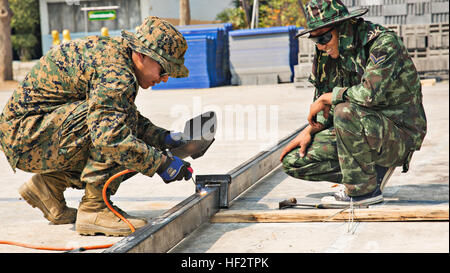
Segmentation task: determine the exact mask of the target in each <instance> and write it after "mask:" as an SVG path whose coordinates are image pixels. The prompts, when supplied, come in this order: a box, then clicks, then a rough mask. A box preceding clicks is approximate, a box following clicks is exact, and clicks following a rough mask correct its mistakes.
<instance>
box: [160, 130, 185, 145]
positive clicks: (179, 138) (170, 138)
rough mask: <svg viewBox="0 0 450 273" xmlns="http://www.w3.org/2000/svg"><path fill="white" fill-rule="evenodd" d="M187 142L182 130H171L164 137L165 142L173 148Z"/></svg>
mask: <svg viewBox="0 0 450 273" xmlns="http://www.w3.org/2000/svg"><path fill="white" fill-rule="evenodd" d="M185 143H186V141H185V140H184V139H183V133H181V132H170V133H169V134H167V135H166V136H165V138H164V144H165V145H167V146H169V147H171V148H176V147H178V146H181V145H183V144H185Z"/></svg>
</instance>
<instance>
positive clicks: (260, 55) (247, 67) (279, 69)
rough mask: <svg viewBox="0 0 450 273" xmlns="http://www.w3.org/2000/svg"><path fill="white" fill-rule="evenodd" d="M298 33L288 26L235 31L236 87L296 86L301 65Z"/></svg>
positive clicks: (232, 46)
mask: <svg viewBox="0 0 450 273" xmlns="http://www.w3.org/2000/svg"><path fill="white" fill-rule="evenodd" d="M297 30H298V28H297V27H295V26H288V27H271V28H259V29H250V30H235V31H231V32H230V37H229V38H230V71H231V75H232V79H231V82H232V84H242V85H245V84H268V83H272V84H273V83H278V82H292V81H293V76H294V65H296V64H297V63H298V50H299V44H298V39H295V35H296V34H297Z"/></svg>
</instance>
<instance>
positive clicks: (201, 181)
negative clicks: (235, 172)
mask: <svg viewBox="0 0 450 273" xmlns="http://www.w3.org/2000/svg"><path fill="white" fill-rule="evenodd" d="M195 183H196V184H197V185H200V186H201V187H202V188H209V187H218V188H219V207H220V208H228V186H229V185H230V183H231V175H229V174H211V175H196V176H195Z"/></svg>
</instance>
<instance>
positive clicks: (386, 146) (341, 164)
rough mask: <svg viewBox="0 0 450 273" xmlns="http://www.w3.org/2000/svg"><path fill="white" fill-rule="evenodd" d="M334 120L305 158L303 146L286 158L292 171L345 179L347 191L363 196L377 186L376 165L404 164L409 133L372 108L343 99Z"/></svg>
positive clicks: (325, 178)
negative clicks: (343, 101)
mask: <svg viewBox="0 0 450 273" xmlns="http://www.w3.org/2000/svg"><path fill="white" fill-rule="evenodd" d="M333 124H334V127H331V128H328V129H325V130H323V131H321V132H318V133H316V134H315V135H314V136H313V140H312V142H311V144H310V146H309V147H308V149H307V152H306V155H305V156H304V157H303V158H301V157H300V155H299V148H295V149H293V150H292V151H290V152H289V153H288V154H287V155H286V156H285V157H284V158H283V169H284V171H285V172H286V173H287V174H288V175H290V176H293V177H295V178H299V179H304V180H309V181H329V182H335V183H343V184H344V185H345V186H346V191H347V194H349V195H350V196H359V195H364V194H367V193H370V192H372V191H374V190H375V188H376V186H377V175H376V171H375V165H379V166H384V167H390V166H400V165H402V164H403V163H404V161H405V160H406V157H407V155H408V154H409V146H410V145H408V143H409V136H408V134H407V133H406V132H405V131H404V130H402V129H401V128H399V127H398V126H397V125H395V124H394V123H393V122H392V121H391V120H389V119H387V118H386V117H384V116H383V115H381V114H380V113H378V112H376V111H374V110H372V109H369V108H365V107H362V106H358V105H356V104H353V103H349V102H345V103H340V104H338V105H336V107H335V109H334V119H333Z"/></svg>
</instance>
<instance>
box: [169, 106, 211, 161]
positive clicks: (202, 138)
mask: <svg viewBox="0 0 450 273" xmlns="http://www.w3.org/2000/svg"><path fill="white" fill-rule="evenodd" d="M216 131H217V117H216V113H215V112H213V111H209V112H205V113H203V114H201V115H199V116H197V117H194V118H192V119H190V120H188V121H186V123H185V126H184V131H183V134H182V135H181V137H182V139H183V140H184V141H185V142H186V143H185V144H183V145H181V146H178V147H176V148H173V149H171V150H170V152H171V153H172V154H173V155H174V156H177V157H179V158H182V159H183V158H186V157H188V156H190V157H191V158H192V159H197V158H199V157H201V156H203V155H204V154H205V152H206V151H207V150H208V148H209V147H210V146H211V144H212V143H213V142H214V140H215V138H214V137H215V135H216Z"/></svg>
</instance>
